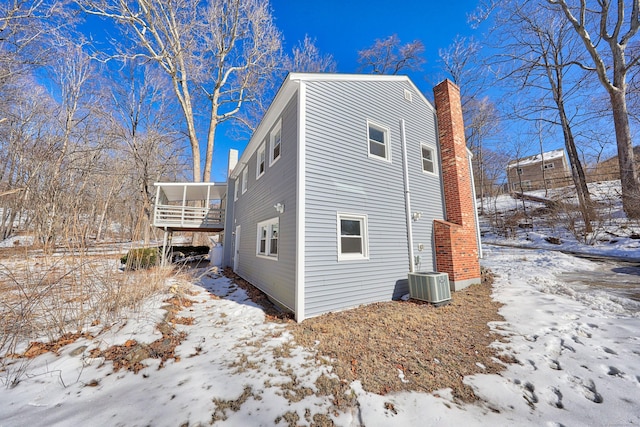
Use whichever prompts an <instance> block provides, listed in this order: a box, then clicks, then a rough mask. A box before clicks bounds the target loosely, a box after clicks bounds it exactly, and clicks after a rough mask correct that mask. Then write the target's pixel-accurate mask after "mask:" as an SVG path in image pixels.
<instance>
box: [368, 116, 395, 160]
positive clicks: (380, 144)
mask: <svg viewBox="0 0 640 427" xmlns="http://www.w3.org/2000/svg"><path fill="white" fill-rule="evenodd" d="M367 140H368V144H369V157H374V158H379V159H382V160H386V161H388V162H390V161H391V147H390V144H389V129H387V128H386V127H384V126H380V125H377V124H375V123H371V122H370V121H367Z"/></svg>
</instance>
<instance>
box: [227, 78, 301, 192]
mask: <svg viewBox="0 0 640 427" xmlns="http://www.w3.org/2000/svg"><path fill="white" fill-rule="evenodd" d="M297 88H298V82H297V81H294V80H292V79H291V74H290V75H289V76H287V78H286V79H285V80H284V82H282V85H281V86H280V89H278V93H277V94H276V97H275V98H274V100H273V102H272V103H271V105H270V106H269V108H268V109H267V112H266V113H265V114H264V117H262V120H260V124H259V125H258V127H257V128H256V130H255V132H253V135H251V139H250V140H249V143H248V144H247V146H246V147H245V149H244V151H243V152H242V156H241V157H240V160H238V163H237V164H236V167H235V168H233V172H231V176H230V178H229V179H237V178H238V176H239V175H240V172H242V169H244V167H245V166H246V164H247V163H248V162H249V159H250V158H251V156H252V155H253V153H255V152H256V151H257V150H258V148H259V147H260V144H262V141H263V140H264V138H265V137H266V136H267V133H268V132H269V130H271V127H272V126H273V124H274V123H275V121H276V120H277V119H278V118H279V117H280V114H281V113H282V111H283V110H284V108H285V107H286V106H287V104H288V103H289V101H290V100H291V97H292V96H293V94H294V93H295V92H296V89H297Z"/></svg>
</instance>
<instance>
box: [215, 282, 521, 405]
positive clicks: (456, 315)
mask: <svg viewBox="0 0 640 427" xmlns="http://www.w3.org/2000/svg"><path fill="white" fill-rule="evenodd" d="M225 273H227V274H228V273H229V272H228V271H225ZM228 275H229V276H231V277H232V278H233V279H234V281H235V282H236V283H237V284H238V285H239V286H241V287H243V288H244V289H246V290H248V291H249V295H250V296H251V297H252V299H254V301H256V302H259V303H261V304H262V305H263V306H264V307H265V311H266V312H267V315H268V317H269V318H270V319H271V320H276V319H277V318H280V319H283V320H285V321H286V322H287V327H288V329H289V330H290V331H291V333H292V334H293V336H294V339H295V341H296V342H297V343H298V344H299V345H301V346H303V347H306V348H309V349H311V350H316V351H317V355H316V357H317V358H318V360H319V361H321V362H322V363H329V364H331V365H332V366H333V372H335V373H336V374H337V375H338V377H339V378H340V380H341V381H340V383H341V385H339V384H336V383H335V382H333V381H331V382H330V383H331V384H330V388H332V389H333V390H326V391H325V392H327V393H330V394H333V396H334V397H336V398H337V397H338V394H337V393H339V391H340V390H339V389H342V390H346V388H347V384H348V383H351V382H352V381H355V380H359V381H360V382H361V383H362V385H363V388H364V389H365V390H366V391H369V392H373V393H378V394H383V395H384V394H387V393H390V392H394V391H420V392H434V391H437V390H440V389H444V388H450V389H452V392H453V395H454V397H456V398H458V399H460V400H462V401H467V402H468V401H473V400H476V399H477V397H476V396H475V395H474V393H473V390H472V389H471V388H470V387H469V386H467V385H465V384H463V382H462V380H463V378H464V377H465V376H467V375H473V374H477V373H497V372H500V371H502V370H503V369H504V365H503V364H502V363H500V362H498V361H496V359H500V360H501V361H502V362H505V363H508V362H511V361H510V360H505V359H503V358H501V357H500V356H499V355H498V354H497V352H496V351H495V350H493V349H492V348H489V345H490V344H491V343H492V342H494V341H496V340H498V339H500V337H499V336H498V335H496V334H492V333H491V331H490V329H489V326H488V325H487V323H488V322H492V321H503V320H504V318H503V317H502V316H500V315H499V314H498V309H499V308H500V306H501V304H499V303H497V302H496V301H493V300H492V299H491V292H492V283H493V276H492V274H491V273H490V272H486V271H483V281H482V284H477V285H472V286H470V287H468V288H467V289H464V290H462V291H458V292H454V293H452V299H451V303H450V304H448V305H444V306H441V307H434V306H433V305H431V304H428V303H424V302H421V301H415V300H409V301H389V302H383V303H376V304H369V305H365V306H361V307H358V308H354V309H351V310H346V311H342V312H337V313H329V314H325V315H322V316H318V317H315V318H311V319H307V320H305V321H304V322H302V323H300V324H298V323H295V322H294V321H293V320H291V319H290V318H289V319H286V318H285V317H284V316H283V315H282V314H280V315H278V314H277V311H276V310H275V309H274V307H273V306H272V305H271V304H269V303H268V301H266V297H264V296H263V295H262V296H261V295H260V294H261V292H260V291H258V290H257V289H255V288H253V287H252V286H250V285H248V283H247V282H245V281H243V280H242V279H240V278H238V277H237V276H235V275H233V273H231V274H228ZM233 276H235V277H233ZM478 365H482V366H484V368H482V367H481V366H478ZM400 373H402V374H403V375H404V381H402V379H401V378H400ZM317 385H318V384H317ZM321 391H322V390H321ZM336 403H338V402H336ZM338 406H341V405H338Z"/></svg>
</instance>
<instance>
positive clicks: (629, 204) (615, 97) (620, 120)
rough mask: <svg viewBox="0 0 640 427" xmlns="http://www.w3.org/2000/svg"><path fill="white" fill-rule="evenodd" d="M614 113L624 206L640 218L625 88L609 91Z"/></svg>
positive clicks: (629, 214)
mask: <svg viewBox="0 0 640 427" xmlns="http://www.w3.org/2000/svg"><path fill="white" fill-rule="evenodd" d="M609 97H610V99H611V107H612V113H613V125H614V127H615V131H616V143H617V145H618V164H619V165H620V183H621V185H622V208H623V209H624V212H625V213H626V214H627V217H629V218H640V180H638V171H637V170H636V167H635V163H634V155H633V146H632V142H631V141H632V139H631V129H630V127H629V114H628V111H627V99H626V96H625V91H624V90H619V89H615V88H614V89H612V90H610V91H609Z"/></svg>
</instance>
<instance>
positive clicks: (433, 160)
mask: <svg viewBox="0 0 640 427" xmlns="http://www.w3.org/2000/svg"><path fill="white" fill-rule="evenodd" d="M425 148H426V149H427V150H429V151H430V152H431V165H432V166H433V172H431V171H428V170H425V168H424V161H425V158H424V154H423V152H422V150H424V149H425ZM420 162H421V168H422V173H425V174H428V175H437V174H438V168H437V163H438V162H436V150H435V148H433V147H432V146H430V145H429V144H427V143H424V142H421V143H420Z"/></svg>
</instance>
